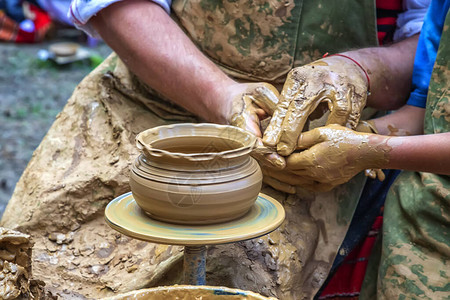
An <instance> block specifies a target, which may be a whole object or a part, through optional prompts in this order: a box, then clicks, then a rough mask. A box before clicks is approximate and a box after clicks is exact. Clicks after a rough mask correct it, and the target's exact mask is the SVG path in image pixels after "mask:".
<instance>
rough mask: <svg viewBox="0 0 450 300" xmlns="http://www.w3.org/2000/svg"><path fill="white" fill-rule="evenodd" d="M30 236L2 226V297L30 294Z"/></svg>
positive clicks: (0, 283)
mask: <svg viewBox="0 0 450 300" xmlns="http://www.w3.org/2000/svg"><path fill="white" fill-rule="evenodd" d="M31 246H32V243H31V241H30V236H29V235H27V234H23V233H20V232H18V231H14V230H9V229H6V228H3V227H0V299H5V300H7V299H16V298H17V297H19V296H20V295H23V296H26V295H30V281H29V280H30V277H31Z"/></svg>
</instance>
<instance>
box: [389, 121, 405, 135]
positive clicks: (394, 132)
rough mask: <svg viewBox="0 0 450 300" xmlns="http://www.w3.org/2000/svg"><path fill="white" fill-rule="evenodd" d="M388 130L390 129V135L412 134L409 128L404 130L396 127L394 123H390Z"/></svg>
mask: <svg viewBox="0 0 450 300" xmlns="http://www.w3.org/2000/svg"><path fill="white" fill-rule="evenodd" d="M387 128H388V130H389V134H388V135H389V136H407V135H411V133H410V132H409V131H408V130H404V129H401V128H397V127H394V126H393V125H390V124H389V125H388V126H387Z"/></svg>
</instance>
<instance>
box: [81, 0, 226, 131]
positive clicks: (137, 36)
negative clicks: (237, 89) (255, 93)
mask: <svg viewBox="0 0 450 300" xmlns="http://www.w3.org/2000/svg"><path fill="white" fill-rule="evenodd" d="M90 22H91V24H92V25H93V26H94V28H95V29H96V30H97V31H98V33H99V34H100V35H101V36H102V38H103V39H104V40H105V41H106V42H107V43H108V44H109V45H110V46H111V48H113V49H114V51H116V53H117V54H118V55H119V56H120V58H121V59H122V60H123V61H124V63H125V64H126V65H127V66H128V67H129V68H130V69H131V71H132V72H133V73H135V74H136V75H137V76H138V77H139V78H140V79H141V80H143V81H144V82H145V83H147V84H148V85H149V86H151V87H152V88H153V89H155V90H157V91H158V92H160V93H161V94H163V95H164V96H166V97H167V98H169V99H171V100H172V101H174V102H175V103H177V104H179V105H181V106H183V107H184V108H186V109H187V110H189V111H191V112H192V113H194V114H196V115H198V116H200V117H202V118H204V119H205V120H208V121H210V122H218V123H225V122H226V121H227V120H226V118H227V113H228V112H229V110H230V107H229V103H228V102H227V101H226V100H225V98H224V97H223V96H222V95H223V94H226V91H225V90H226V89H227V88H228V87H229V86H230V85H233V84H235V82H234V81H233V80H231V79H230V78H229V77H228V76H226V75H225V74H224V73H223V72H222V71H221V70H220V69H219V68H218V67H217V66H216V65H215V64H214V63H212V62H211V61H210V60H209V59H208V58H206V57H205V56H204V55H203V54H202V53H201V52H200V51H199V50H198V49H197V48H196V46H195V45H194V44H193V43H192V42H191V40H190V39H189V38H188V37H187V36H186V35H185V34H184V32H183V31H182V30H181V29H180V28H179V27H178V25H177V24H176V23H175V22H174V21H173V20H172V19H171V18H170V17H169V16H168V15H167V13H166V12H165V11H164V10H163V9H162V8H161V7H159V6H158V5H156V4H154V3H152V2H150V1H146V0H127V1H121V2H117V3H115V4H113V5H111V6H109V7H107V8H105V9H104V10H102V11H101V12H100V13H99V14H98V15H97V16H96V17H94V18H92V19H91V21H90Z"/></svg>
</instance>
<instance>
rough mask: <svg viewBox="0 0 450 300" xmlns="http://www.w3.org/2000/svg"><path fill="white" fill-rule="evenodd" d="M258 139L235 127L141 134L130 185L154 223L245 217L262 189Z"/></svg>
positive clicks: (203, 126)
mask: <svg viewBox="0 0 450 300" xmlns="http://www.w3.org/2000/svg"><path fill="white" fill-rule="evenodd" d="M255 143H256V137H255V136H253V135H252V134H250V133H248V132H246V131H244V130H242V129H239V128H237V127H233V126H225V125H216V124H175V125H167V126H160V127H156V128H152V129H149V130H146V131H143V132H141V133H140V134H139V135H138V136H137V137H136V144H137V147H138V148H139V149H140V150H141V151H142V154H141V155H140V156H139V157H138V158H137V159H136V160H135V162H134V164H133V166H132V171H131V177H130V186H131V191H132V193H133V197H134V199H135V200H136V202H137V204H138V205H139V206H140V207H141V208H142V209H143V210H144V211H145V212H146V213H147V214H148V215H150V216H151V217H152V218H154V219H157V220H161V221H165V222H170V223H179V224H213V223H220V222H225V221H229V220H232V219H235V218H238V217H240V216H242V215H244V214H245V213H246V212H247V211H248V210H249V209H250V208H251V207H252V205H253V204H254V202H255V201H256V198H257V196H258V193H259V191H260V189H261V182H262V173H261V170H260V168H259V165H258V163H257V162H256V161H255V160H254V159H253V158H252V157H250V152H251V151H252V149H253V148H254V146H255Z"/></svg>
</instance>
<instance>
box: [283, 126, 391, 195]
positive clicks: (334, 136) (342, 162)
mask: <svg viewBox="0 0 450 300" xmlns="http://www.w3.org/2000/svg"><path fill="white" fill-rule="evenodd" d="M298 144H299V147H298V149H300V150H302V149H306V150H303V151H301V152H295V153H293V154H292V155H291V156H289V157H288V158H287V167H286V168H287V170H289V171H290V172H292V173H293V174H295V175H297V176H299V177H301V178H303V180H310V183H308V182H304V183H303V184H302V186H303V187H304V188H306V189H310V190H313V191H328V190H331V189H332V188H334V187H335V186H337V185H339V184H342V183H345V182H347V181H348V180H350V179H351V178H352V177H354V176H355V175H356V174H358V173H359V172H361V171H363V170H365V169H370V168H382V167H385V166H386V165H387V163H388V161H389V158H388V154H389V152H390V150H391V147H390V146H389V145H388V139H387V138H386V137H383V136H378V135H373V134H367V133H359V132H355V131H352V130H350V129H348V128H346V127H342V126H339V125H327V126H325V127H320V128H316V129H313V130H311V131H308V132H305V133H303V134H301V135H300V138H299V143H298Z"/></svg>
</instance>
